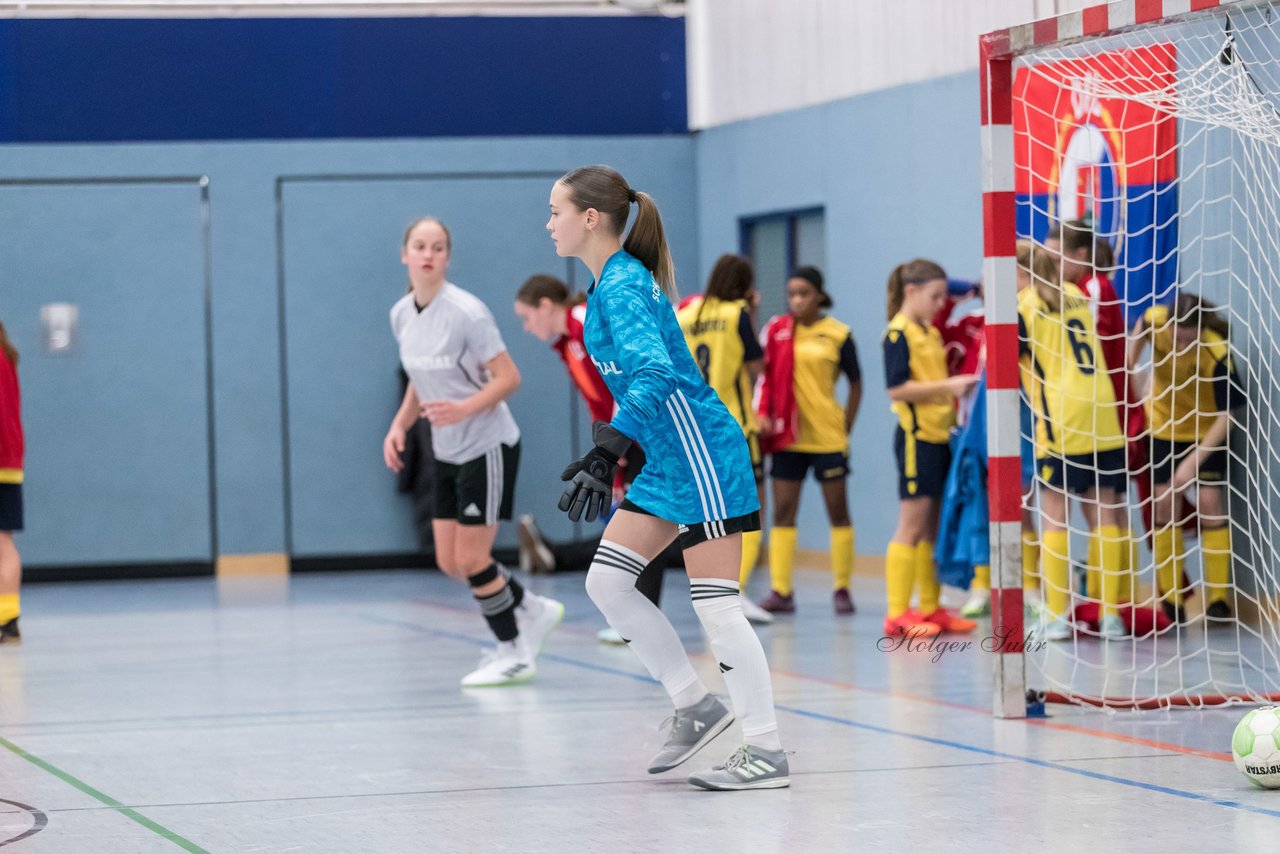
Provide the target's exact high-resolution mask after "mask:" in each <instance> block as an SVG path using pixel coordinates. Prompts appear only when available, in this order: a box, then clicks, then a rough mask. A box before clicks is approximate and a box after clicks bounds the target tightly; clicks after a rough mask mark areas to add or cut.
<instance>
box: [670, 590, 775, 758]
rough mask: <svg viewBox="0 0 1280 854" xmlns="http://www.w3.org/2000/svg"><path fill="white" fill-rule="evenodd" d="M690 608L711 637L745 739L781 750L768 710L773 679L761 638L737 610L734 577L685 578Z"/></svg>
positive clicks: (769, 709) (771, 714)
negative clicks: (690, 603)
mask: <svg viewBox="0 0 1280 854" xmlns="http://www.w3.org/2000/svg"><path fill="white" fill-rule="evenodd" d="M689 589H690V591H691V595H692V597H693V610H694V611H695V612H696V613H697V614H698V619H699V620H701V621H702V627H703V628H705V629H706V630H707V637H708V638H710V639H711V652H712V653H714V654H715V657H716V661H718V662H719V664H720V672H721V673H723V674H724V682H725V685H727V686H728V688H729V699H730V700H731V701H732V702H733V711H734V714H735V715H736V716H737V718H738V720H740V721H742V737H743V740H744V741H746V742H747V744H753V745H755V746H756V747H760V748H763V749H764V750H781V749H782V743H781V742H780V741H779V740H778V721H777V718H776V717H775V716H774V711H773V681H772V678H771V677H770V676H769V662H768V661H766V660H765V657H764V647H762V646H760V638H759V637H757V636H756V633H755V630H754V629H752V628H751V624H750V623H748V622H747V618H746V617H744V616H743V614H742V602H741V600H740V599H739V597H738V591H739V587H738V582H737V581H728V580H726V579H722V578H690V579H689Z"/></svg>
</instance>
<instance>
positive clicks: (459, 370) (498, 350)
mask: <svg viewBox="0 0 1280 854" xmlns="http://www.w3.org/2000/svg"><path fill="white" fill-rule="evenodd" d="M451 250H452V247H451V242H450V236H449V230H448V229H447V228H446V227H445V225H444V224H443V223H442V222H440V221H439V220H437V219H434V218H431V217H427V218H424V219H420V220H418V221H417V222H415V223H413V224H412V225H410V226H409V228H408V230H407V231H406V232H405V236H404V245H403V247H402V249H401V252H400V260H401V262H402V263H403V264H404V265H405V266H406V267H407V268H408V270H409V293H407V294H405V295H404V296H403V297H402V298H401V299H400V300H399V301H397V302H396V304H395V305H394V306H392V308H391V331H392V332H393V333H394V334H395V336H396V341H397V342H399V344H400V362H401V364H402V365H403V366H404V370H405V373H407V374H408V375H409V387H408V388H407V389H406V390H405V394H404V402H403V403H402V404H401V405H400V409H399V411H398V412H397V413H396V415H395V418H393V419H392V421H391V428H390V429H389V430H388V431H387V436H386V438H385V439H384V440H383V443H382V454H383V459H384V460H385V461H386V464H387V466H388V467H389V468H390V469H391V470H392V471H396V472H398V471H399V470H400V469H401V467H402V466H403V463H402V461H401V454H402V453H403V452H404V436H405V431H406V430H407V429H408V428H410V427H412V426H413V424H414V422H415V421H416V420H417V419H418V418H426V419H428V420H429V421H430V422H431V445H432V449H433V450H434V452H435V518H434V519H433V520H432V523H431V524H432V532H433V535H434V537H435V546H436V563H437V564H438V565H439V567H440V569H441V570H443V571H444V572H445V573H446V574H448V575H449V576H450V577H452V578H459V579H466V581H467V583H468V584H469V585H470V586H471V592H472V594H473V595H474V596H475V598H476V601H477V602H478V603H479V605H480V610H481V612H482V613H483V614H484V617H485V619H486V620H487V621H488V623H489V628H490V629H491V630H492V631H493V634H494V636H495V637H496V638H497V639H498V646H497V649H495V650H493V651H491V652H489V653H486V654H485V656H484V657H483V658H482V659H481V661H480V666H479V667H477V668H476V670H474V671H473V672H471V673H469V674H467V675H466V676H465V677H463V679H462V685H463V687H468V688H476V687H482V686H489V685H509V684H513V683H516V682H525V681H527V680H529V679H531V678H533V676H534V674H535V672H536V665H535V664H534V658H535V657H536V656H537V654H538V650H539V649H540V648H541V646H542V642H543V641H544V640H545V639H546V636H547V635H548V634H549V633H550V632H551V630H552V629H553V628H555V626H556V625H557V624H558V623H559V622H560V620H561V618H562V617H563V616H564V606H563V605H562V604H560V603H559V602H556V601H555V600H554V599H548V598H546V597H543V596H537V595H536V594H534V593H531V592H527V591H525V590H524V589H523V588H522V587H521V586H520V583H519V582H518V581H516V579H515V578H514V577H512V576H511V574H510V573H509V572H508V571H507V569H506V567H504V566H502V564H500V563H498V562H497V561H495V560H494V559H493V541H494V537H495V536H497V533H498V522H499V521H500V520H503V519H510V518H511V502H512V496H513V493H514V491H515V482H516V467H517V465H518V464H519V461H520V428H519V427H517V426H516V422H515V419H514V418H512V417H511V411H510V410H509V409H508V408H507V404H506V403H505V401H506V399H507V398H508V397H510V396H511V394H512V393H514V392H515V390H516V389H518V388H519V387H520V371H519V370H518V369H517V368H516V365H515V362H513V361H512V360H511V355H510V354H509V353H508V352H507V347H506V344H504V343H503V341H502V335H501V334H500V333H499V332H498V327H497V325H496V324H495V322H494V319H493V315H492V314H491V313H490V312H489V309H488V308H487V307H486V306H485V304H484V303H483V302H481V301H480V300H479V299H477V298H476V297H475V296H473V295H472V294H469V293H467V292H466V291H464V290H463V289H462V288H459V287H458V286H457V285H454V284H452V283H450V282H448V281H446V280H445V273H446V272H447V270H448V268H449V260H450V255H451Z"/></svg>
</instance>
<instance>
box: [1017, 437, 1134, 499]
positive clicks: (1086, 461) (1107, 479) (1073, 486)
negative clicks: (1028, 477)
mask: <svg viewBox="0 0 1280 854" xmlns="http://www.w3.org/2000/svg"><path fill="white" fill-rule="evenodd" d="M1128 466H1129V461H1128V456H1127V454H1126V453H1125V449H1124V448H1114V449H1112V450H1110V451H1099V452H1098V453H1096V454H1068V455H1066V456H1055V457H1041V458H1040V459H1038V460H1036V477H1038V478H1039V479H1040V482H1041V483H1043V484H1045V485H1046V486H1050V487H1052V488H1054V489H1065V490H1066V491H1067V492H1069V493H1071V494H1072V495H1083V494H1084V493H1086V492H1088V491H1089V490H1091V489H1095V488H1097V489H1105V488H1107V487H1110V488H1111V489H1115V490H1119V491H1120V492H1122V493H1123V492H1126V491H1127V490H1128V488H1129V474H1128Z"/></svg>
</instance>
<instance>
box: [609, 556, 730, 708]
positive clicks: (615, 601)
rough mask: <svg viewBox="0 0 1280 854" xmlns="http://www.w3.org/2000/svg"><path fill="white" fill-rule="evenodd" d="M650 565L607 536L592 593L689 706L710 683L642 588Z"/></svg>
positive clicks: (675, 697) (675, 699)
mask: <svg viewBox="0 0 1280 854" xmlns="http://www.w3.org/2000/svg"><path fill="white" fill-rule="evenodd" d="M647 563H648V561H647V560H645V559H644V557H643V556H641V555H639V554H637V553H636V552H634V551H632V550H631V549H628V548H626V547H625V546H620V545H618V544H617V543H611V542H609V541H608V540H602V541H601V542H600V549H599V550H598V551H597V552H596V556H595V560H593V561H592V562H591V569H590V570H588V571H587V595H588V596H590V597H591V601H592V602H595V603H596V607H597V608H599V609H600V613H602V614H604V618H605V619H606V620H608V621H609V625H610V626H612V627H613V630H614V631H616V632H617V633H618V634H620V635H622V639H623V641H625V642H626V643H627V644H628V645H629V646H630V647H631V650H632V651H633V652H634V653H635V654H636V655H637V656H638V657H639V659H640V663H641V664H643V665H644V666H645V669H646V670H648V671H649V675H650V676H652V677H653V678H654V679H657V680H658V681H659V682H661V683H662V687H663V688H665V689H667V693H668V694H670V695H671V702H672V703H674V704H675V707H676V708H677V709H683V708H686V707H688V706H692V705H695V704H696V703H698V701H700V700H701V699H702V698H703V697H705V696H707V693H708V692H707V686H706V685H704V684H703V682H702V680H701V679H699V678H698V674H697V673H695V672H694V670H693V665H692V664H690V663H689V656H688V654H687V653H686V652H685V651H684V645H683V644H681V643H680V638H679V636H678V635H677V634H676V630H675V629H674V628H672V626H671V623H670V622H669V621H668V620H667V618H666V617H665V616H663V614H662V612H661V611H659V610H658V609H657V607H656V606H655V605H654V604H653V603H652V602H650V601H649V600H648V599H647V598H645V596H644V595H643V594H642V593H641V592H640V591H638V590H636V579H637V578H639V577H640V573H641V571H643V570H644V568H645V564H647Z"/></svg>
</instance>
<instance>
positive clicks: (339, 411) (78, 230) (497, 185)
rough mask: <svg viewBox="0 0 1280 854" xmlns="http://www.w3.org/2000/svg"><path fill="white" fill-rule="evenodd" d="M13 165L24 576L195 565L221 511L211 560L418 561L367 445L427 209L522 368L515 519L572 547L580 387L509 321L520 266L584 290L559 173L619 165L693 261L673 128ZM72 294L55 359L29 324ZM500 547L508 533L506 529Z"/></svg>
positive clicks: (7, 186) (8, 275)
mask: <svg viewBox="0 0 1280 854" xmlns="http://www.w3.org/2000/svg"><path fill="white" fill-rule="evenodd" d="M3 155H4V156H3V157H2V158H0V269H2V270H3V274H0V320H3V321H4V323H5V325H6V326H7V327H8V328H9V330H10V333H11V335H12V336H13V338H14V340H15V343H16V345H17V347H18V348H19V350H20V351H21V352H22V354H23V361H22V364H21V380H22V383H23V393H24V410H25V411H24V416H25V421H26V427H27V434H28V459H27V470H28V482H27V485H26V496H27V505H28V506H27V510H28V527H27V531H26V533H24V534H23V535H22V537H21V541H20V547H21V548H22V550H23V553H24V558H25V559H26V561H27V562H28V563H29V564H30V565H41V564H45V565H48V564H62V563H121V562H131V561H155V560H164V561H174V560H199V559H205V560H207V559H209V558H210V557H211V556H212V554H213V549H214V547H215V546H214V543H213V534H212V530H213V525H212V524H211V522H210V517H211V509H212V516H213V518H215V519H216V539H217V542H216V549H217V551H218V552H219V553H223V554H237V553H253V552H276V551H284V550H285V549H286V547H287V546H288V544H289V540H290V538H291V540H292V545H293V549H294V553H295V554H298V555H321V554H335V553H337V554H360V553H376V552H395V551H409V550H412V549H413V548H414V543H415V539H414V535H413V532H412V530H411V526H410V517H409V507H408V503H407V499H406V498H405V497H403V496H400V495H398V494H396V493H395V492H394V477H393V476H392V475H391V474H390V473H389V472H387V470H386V469H385V468H384V467H383V465H382V462H381V451H380V447H381V440H382V436H383V434H384V433H385V430H386V425H387V423H388V421H389V419H390V416H391V414H392V412H393V411H394V409H395V406H396V403H397V401H398V394H399V387H398V380H397V376H396V365H397V356H396V349H395V344H394V341H393V339H392V337H391V332H390V328H389V325H388V322H387V312H388V309H389V308H390V306H391V304H392V303H393V302H394V301H395V300H396V299H397V298H399V297H400V296H401V295H402V294H403V293H404V288H405V281H406V279H405V274H404V270H403V268H402V267H401V266H400V263H399V241H400V237H401V232H402V231H403V228H404V226H405V225H406V224H407V223H408V221H409V220H411V219H412V218H414V217H416V216H419V215H422V214H426V213H431V214H435V215H438V216H440V217H442V218H443V219H444V220H445V221H446V222H449V223H450V224H451V225H452V226H453V227H454V241H455V246H454V258H453V266H452V270H451V278H452V279H453V280H454V281H456V282H458V283H459V284H461V285H463V286H464V287H467V288H470V289H472V290H473V291H475V292H476V293H477V294H478V295H480V296H481V298H483V299H484V300H485V301H486V302H488V303H489V305H490V306H491V308H492V309H493V311H494V314H495V315H496V317H497V319H498V323H499V326H500V328H501V330H502V333H503V335H504V336H505V338H506V341H507V344H508V346H509V347H510V349H511V352H512V354H513V356H514V357H515V359H516V362H517V364H519V366H520V367H521V369H522V371H523V373H524V386H523V388H522V389H521V390H520V392H519V393H518V394H517V396H516V397H515V398H514V400H513V401H512V408H513V410H514V412H515V415H516V418H517V420H518V421H519V422H520V423H521V425H522V427H523V429H524V431H525V434H526V443H527V444H526V447H527V449H526V453H525V456H524V459H523V461H522V464H521V474H520V477H521V480H520V485H519V487H518V492H517V499H518V502H519V505H518V506H519V507H520V509H521V510H522V511H523V512H534V513H536V514H537V515H538V516H539V518H540V519H541V520H543V521H544V522H545V523H546V526H547V528H548V529H549V533H550V534H551V535H553V536H558V537H565V536H569V535H570V534H571V528H570V526H569V523H568V522H567V521H561V519H562V517H560V516H559V515H558V514H556V513H555V512H554V503H555V500H556V499H557V498H558V491H559V490H558V486H557V484H558V483H559V472H560V469H561V468H562V467H563V465H564V463H565V461H566V460H567V459H568V458H569V456H570V454H571V453H572V448H571V441H570V440H571V431H570V429H569V419H570V413H571V409H570V389H569V384H568V380H567V378H566V376H565V373H564V370H563V368H562V367H561V365H560V363H559V361H558V359H557V358H556V357H555V354H554V353H553V352H552V351H551V350H550V349H549V348H548V347H547V346H546V345H545V344H542V343H541V342H538V341H536V340H534V339H532V338H530V337H529V336H527V335H525V334H524V333H523V332H522V331H521V328H520V325H519V323H518V322H517V320H516V318H515V316H514V313H513V312H512V300H513V294H514V291H515V289H516V287H518V285H519V284H520V282H521V281H522V280H523V278H524V276H526V275H528V274H531V273H534V272H553V273H559V274H562V275H565V274H566V270H567V269H569V270H572V274H573V275H574V276H576V277H577V282H578V284H579V285H581V284H584V283H585V279H586V273H585V271H584V270H583V269H581V268H579V269H572V268H568V267H567V265H566V263H565V262H564V261H563V260H562V259H559V258H557V257H556V256H555V254H554V252H553V250H552V246H551V244H550V241H549V240H548V238H547V236H546V232H545V230H544V223H545V221H546V198H547V193H548V192H549V190H550V187H551V183H552V181H553V180H554V177H555V176H558V175H560V174H563V173H564V172H565V171H567V170H568V169H570V168H573V167H575V166H578V165H582V164H584V163H593V162H609V163H612V164H613V165H615V166H616V167H618V168H619V169H620V170H622V172H623V173H624V174H625V175H627V177H628V178H629V179H630V181H631V182H632V184H633V185H634V186H636V187H638V188H640V189H644V190H646V191H649V192H651V193H653V195H654V196H655V198H656V199H657V200H658V202H659V204H660V205H661V207H662V210H663V215H664V219H665V221H666V224H667V228H668V230H669V231H668V233H669V234H670V235H671V239H672V243H673V248H674V252H675V258H676V263H677V265H678V267H679V268H680V269H681V270H685V271H689V270H694V269H695V268H696V266H697V262H696V259H697V257H698V256H697V246H696V240H697V229H696V228H695V225H694V190H693V188H694V184H695V181H694V175H693V143H692V141H691V140H690V139H688V138H687V137H669V136H667V137H568V136H565V137H539V138H514V139H513V138H503V139H451V140H422V141H368V142H352V141H347V142H336V141H335V142H287V143H286V142H258V143H212V144H196V143H178V144H172V143H171V144H133V145H35V146H22V145H11V146H6V147H4V148H3ZM183 176H186V177H183ZM201 176H203V177H205V178H207V206H206V205H204V203H203V202H202V198H203V197H202V189H201V187H200V184H199V181H198V179H199V178H200V177H201ZM168 177H177V178H178V180H175V181H173V182H172V183H162V182H161V181H160V179H163V178H168ZM124 179H128V181H129V183H125V184H119V183H110V182H118V181H121V180H124ZM104 182H106V183H104ZM206 215H207V216H208V218H209V219H208V229H207V232H206V231H205V227H204V220H203V218H204V217H205V216H206ZM278 229H279V230H278ZM206 233H207V237H208V241H207V256H206V242H205V235H206ZM281 241H283V242H281ZM206 257H207V261H208V276H209V278H208V288H209V290H208V299H209V302H208V311H209V315H208V320H209V324H208V330H209V332H210V333H211V337H210V336H206V325H205V320H206V316H205V309H206V303H205V292H204V287H205V270H206V268H205V263H206ZM61 301H66V302H75V303H78V304H79V305H80V307H81V344H80V348H79V349H78V350H77V351H76V352H75V353H73V354H69V355H60V356H53V355H50V354H46V353H44V352H42V351H41V348H40V330H39V317H38V309H39V306H40V305H42V304H44V303H47V302H61ZM282 306H283V315H282V314H281V307H282ZM282 331H283V336H284V337H283V339H282ZM282 343H283V346H284V354H285V358H284V360H283V362H282V358H281V352H282V349H281V348H282ZM209 351H211V353H212V395H211V397H210V396H207V395H206V393H205V392H206V380H207V377H206V373H205V355H206V352H209ZM282 364H283V366H284V371H283V372H282ZM286 388H287V400H288V408H287V414H288V419H287V426H286V419H285V414H286V409H285V407H284V406H282V399H283V398H282V391H284V390H285V389H286ZM210 410H212V412H213V444H212V452H213V453H212V460H211V458H210V453H209V452H210V447H209V445H208V443H207V439H206V436H207V432H208V431H207V418H206V416H207V413H208V412H209V411H210ZM582 435H584V436H585V435H586V434H585V429H584V431H583V433H582ZM286 448H288V456H287V457H286V450H285V449H286ZM286 463H288V466H287V470H288V472H289V474H288V478H287V479H286ZM211 467H212V471H213V472H214V476H213V481H212V485H213V487H214V490H213V491H214V492H215V493H216V495H215V496H214V497H213V498H211V497H210V488H209V487H210V481H209V474H208V473H209V471H210V470H211ZM286 486H288V487H291V488H289V489H286ZM286 492H288V493H290V495H291V496H292V499H293V500H292V502H291V505H289V506H287V505H286V501H285V495H286ZM211 502H212V505H213V506H212V508H211V506H210V505H211ZM499 542H500V543H501V544H503V545H510V544H512V543H514V537H513V536H512V534H511V532H510V531H509V530H504V532H503V535H502V536H501V538H500V541H499Z"/></svg>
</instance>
